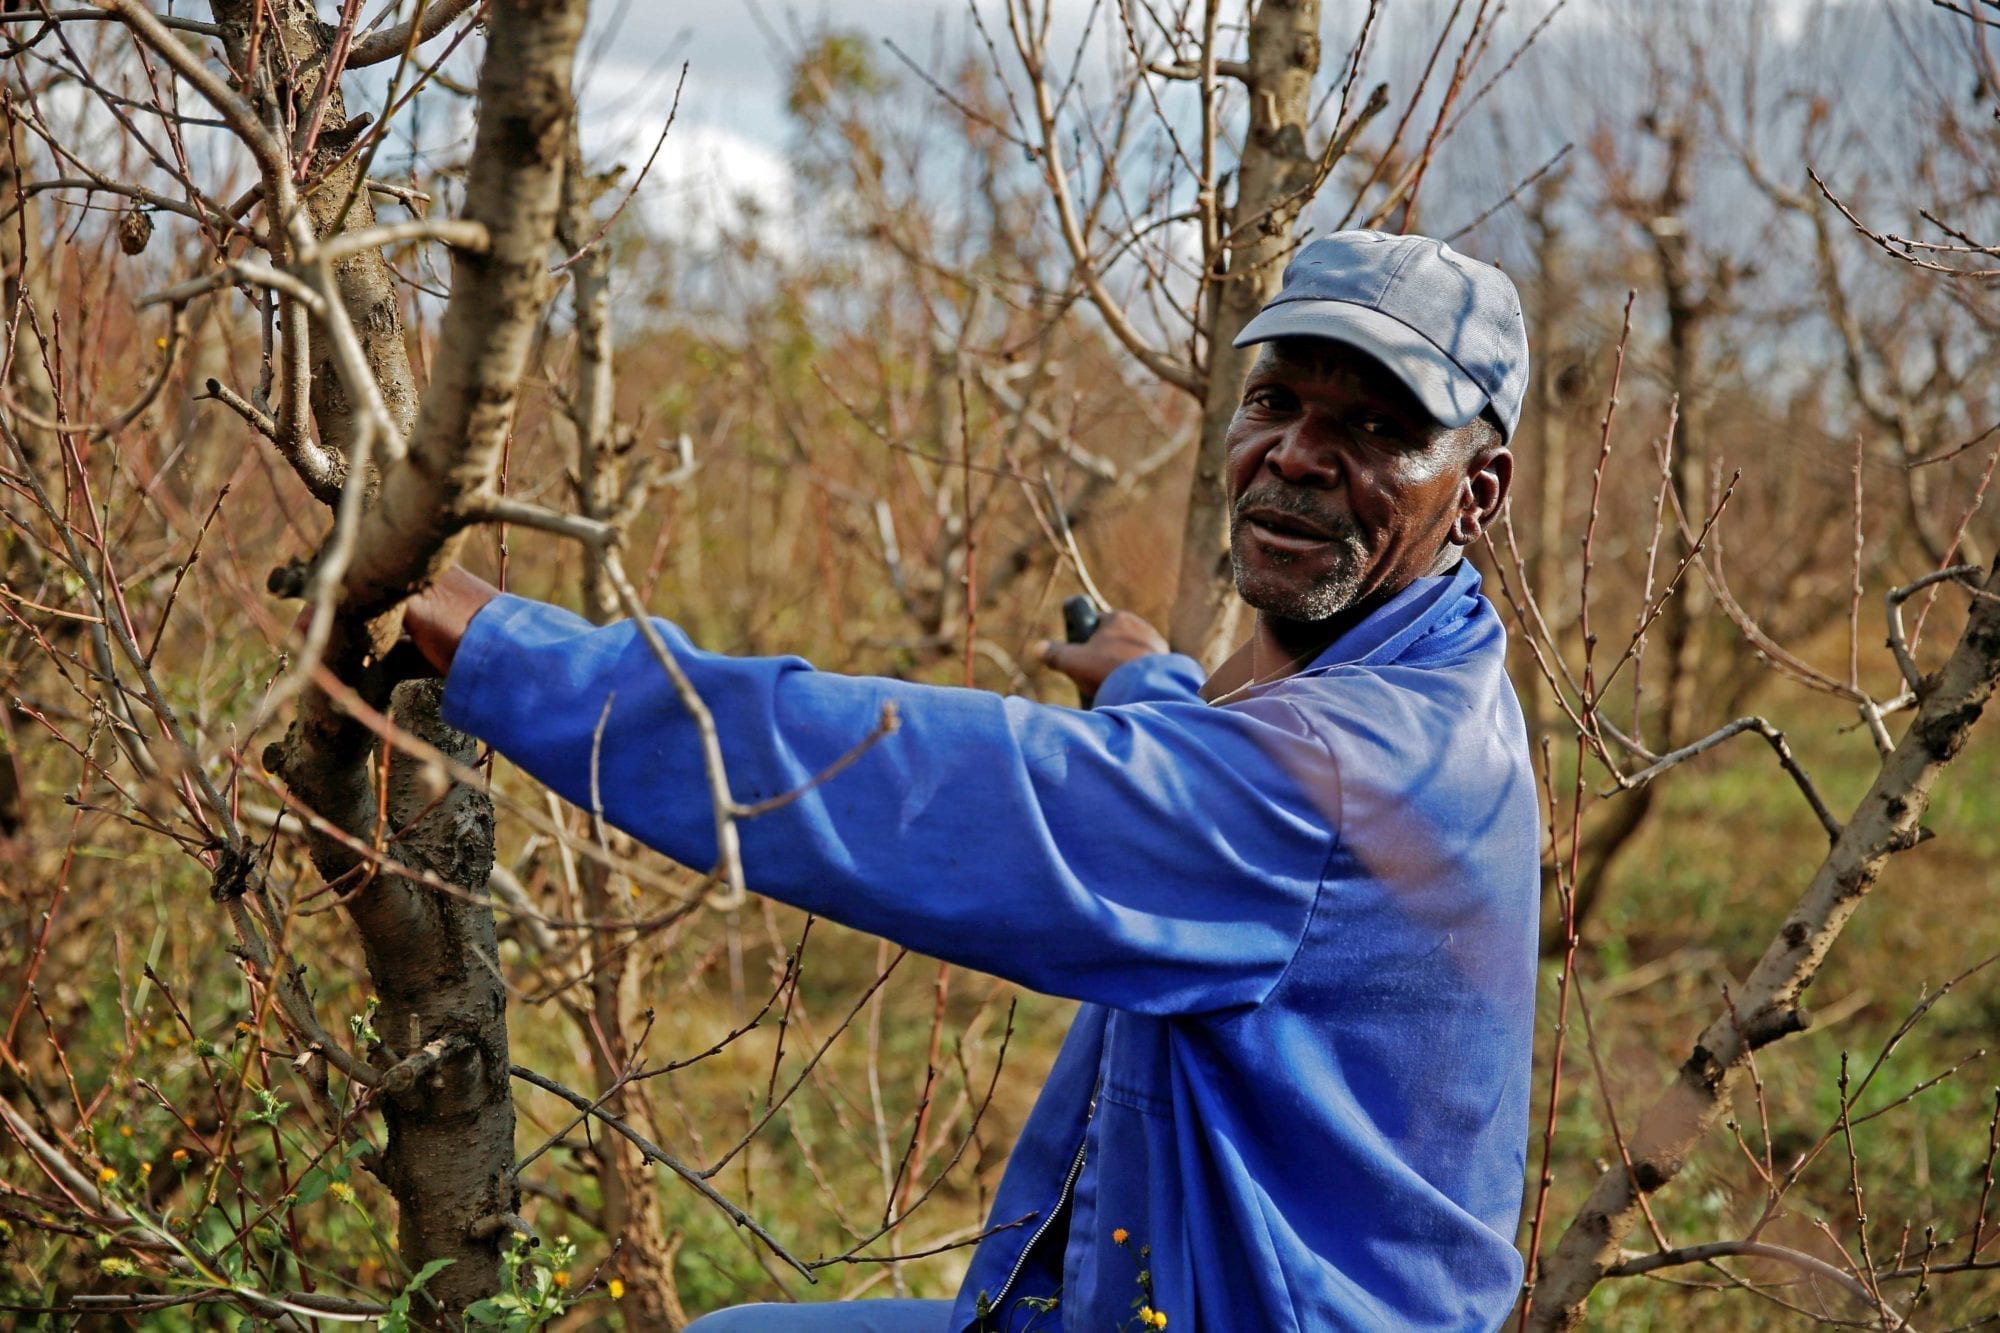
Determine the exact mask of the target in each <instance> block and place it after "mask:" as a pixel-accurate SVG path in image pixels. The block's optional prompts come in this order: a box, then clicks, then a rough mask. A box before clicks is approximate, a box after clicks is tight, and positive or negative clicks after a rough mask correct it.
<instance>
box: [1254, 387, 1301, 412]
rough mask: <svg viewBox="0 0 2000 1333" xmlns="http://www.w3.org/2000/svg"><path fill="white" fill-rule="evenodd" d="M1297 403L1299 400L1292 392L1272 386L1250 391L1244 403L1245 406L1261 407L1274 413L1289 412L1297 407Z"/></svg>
mask: <svg viewBox="0 0 2000 1333" xmlns="http://www.w3.org/2000/svg"><path fill="white" fill-rule="evenodd" d="M1297 401H1298V400H1297V399H1296V398H1295V397H1294V396H1293V394H1292V393H1291V391H1290V390H1288V389H1280V388H1275V387H1273V386H1270V385H1266V386H1264V387H1263V388H1258V389H1252V390H1250V392H1248V393H1246V394H1244V395H1243V402H1244V405H1245V406H1248V407H1260V408H1263V409H1265V410H1266V411H1272V412H1283V411H1287V410H1288V409H1290V408H1292V407H1293V406H1296V404H1297Z"/></svg>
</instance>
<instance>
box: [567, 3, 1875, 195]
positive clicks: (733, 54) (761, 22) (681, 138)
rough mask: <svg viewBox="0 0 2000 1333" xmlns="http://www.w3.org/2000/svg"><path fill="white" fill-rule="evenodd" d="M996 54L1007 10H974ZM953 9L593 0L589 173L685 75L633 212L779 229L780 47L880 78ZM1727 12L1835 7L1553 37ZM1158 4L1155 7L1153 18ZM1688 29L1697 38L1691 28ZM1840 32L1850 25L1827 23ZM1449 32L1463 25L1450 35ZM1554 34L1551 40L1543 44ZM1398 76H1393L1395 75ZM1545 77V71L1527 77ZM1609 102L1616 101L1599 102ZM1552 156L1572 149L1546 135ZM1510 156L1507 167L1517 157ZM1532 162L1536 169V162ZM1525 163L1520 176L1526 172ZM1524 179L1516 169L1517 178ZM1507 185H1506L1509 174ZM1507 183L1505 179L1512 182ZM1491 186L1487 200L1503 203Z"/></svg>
mask: <svg viewBox="0 0 2000 1333" xmlns="http://www.w3.org/2000/svg"><path fill="white" fill-rule="evenodd" d="M972 2H973V3H976V4H978V6H979V8H980V12H981V14H982V15H983V16H984V18H985V21H986V23H987V26H988V27H989V29H991V30H992V32H993V33H994V35H995V37H996V39H997V40H998V41H999V42H1000V43H1001V44H1002V47H1003V56H1010V55H1011V52H1008V51H1006V50H1005V44H1006V41H1007V38H1006V32H1005V17H1004V15H1005V0H972ZM1053 3H1054V5H1055V22H1054V30H1053V35H1052V41H1051V45H1052V47H1053V48H1054V49H1057V50H1063V51H1067V50H1068V49H1069V43H1071V42H1073V41H1074V34H1075V33H1076V32H1077V30H1078V28H1079V26H1080V25H1081V24H1082V23H1083V22H1084V21H1085V19H1086V17H1087V16H1089V15H1090V14H1091V12H1092V11H1093V9H1096V10H1098V17H1097V27H1098V36H1099V39H1100V40H1113V39H1116V37H1117V30H1118V24H1117V22H1116V20H1115V18H1107V17H1106V15H1107V12H1112V13H1115V9H1113V6H1115V4H1116V3H1117V0H1098V2H1097V3H1093V0H1053ZM1552 3H1554V0H1530V2H1528V3H1522V4H1518V5H1515V6H1511V7H1510V9H1511V10H1513V11H1518V12H1510V13H1509V14H1508V15H1507V16H1506V18H1505V20H1503V29H1504V30H1505V31H1504V32H1503V36H1502V38H1501V39H1500V40H1498V41H1496V42H1495V44H1494V45H1495V47H1496V48H1499V49H1502V50H1504V49H1510V48H1511V47H1512V45H1513V44H1514V41H1515V40H1518V35H1519V33H1520V32H1522V31H1525V29H1526V28H1527V27H1528V26H1529V25H1531V24H1532V23H1534V22H1535V21H1537V20H1538V19H1540V18H1541V17H1542V16H1543V15H1544V14H1545V13H1546V12H1547V11H1548V9H1549V7H1550V5H1551V4H1552ZM966 4H967V0H801V2H800V3H796V4H786V3H784V2H783V0H709V2H708V3H706V4H699V5H696V4H685V3H672V2H671V0H597V3H596V4H594V5H593V13H592V18H591V28H590V32H589V34H588V36H587V37H586V40H585V48H584V53H583V57H582V61H581V77H580V79H579V84H578V86H579V90H580V93H581V96H582V99H583V105H584V109H585V115H586V121H585V124H586V142H587V147H588V149H589V150H590V152H591V154H592V156H593V157H595V158H597V159H598V160H600V161H605V160H619V161H624V162H627V163H632V164H636V163H637V162H639V161H643V160H644V158H645V156H646V154H647V152H648V151H650V150H651V148H652V146H653V143H654V141H655V140H656V139H657V137H658V135H659V131H660V128H661V126H662V125H664V124H665V121H666V117H667V112H668V109H669V107H670V106H671V105H672V104H673V100H674V89H675V83H676V80H677V79H678V78H679V76H680V70H681V66H682V63H683V62H686V64H687V67H688V68H687V82H686V86H685V89H684V90H683V92H682V95H681V103H680V111H679V115H678V117H677V119H676V120H675V123H674V129H673V132H672V134H671V135H670V136H669V137H668V139H667V141H666V144H665V147H664V149H663V150H662V152H661V154H660V159H659V162H658V163H657V164H656V165H655V167H654V169H653V173H652V175H651V177H650V178H649V180H648V183H647V187H646V189H645V191H644V193H643V194H642V196H641V198H640V200H639V201H638V206H639V207H640V209H641V210H642V211H643V212H645V213H646V214H647V215H648V217H649V220H650V221H651V222H652V223H653V224H654V226H655V227H656V228H657V229H658V230H660V231H664V232H667V233H670V234H671V233H674V232H681V233H683V234H685V233H686V231H687V230H689V229H690V228H692V229H694V230H697V231H699V230H705V229H706V228H705V227H704V226H703V224H702V222H701V218H702V217H703V216H704V215H706V214H708V213H710V212H711V211H712V210H718V209H721V210H726V209H727V208H728V206H729V203H728V201H729V200H730V199H731V198H732V197H733V196H735V195H737V194H747V195H749V196H751V197H753V198H755V199H756V200H757V201H758V202H759V203H760V204H761V205H763V206H764V209H765V211H767V212H768V213H773V214H777V215H780V216H782V215H783V214H784V213H785V212H786V211H787V205H788V203H789V200H790V194H789V191H790V188H791V181H790V173H789V172H788V170H787V169H786V166H785V161H784V151H785V143H786V135H787V125H786V121H785V113H784V106H783V97H784V64H785V55H784V49H785V48H786V47H787V46H791V45H795V44H796V41H797V38H798V35H799V34H801V33H806V32H812V31H817V30H819V29H821V28H823V27H833V28H840V29H846V30H850V31H853V32H856V33H858V34H860V35H862V36H864V37H866V38H868V39H869V40H870V44H871V47H872V49H873V51H874V53H875V55H876V56H877V58H878V60H879V61H880V63H881V64H882V66H883V67H884V68H885V69H886V68H894V66H895V63H896V62H895V57H894V55H893V53H891V52H890V51H889V50H888V49H887V48H886V46H884V45H882V43H883V42H884V40H885V39H886V40H888V41H893V42H894V43H895V44H896V45H897V46H898V47H900V48H901V49H903V50H904V51H906V52H908V53H910V54H911V55H912V56H914V57H916V58H918V59H919V61H923V60H924V59H925V57H927V56H940V55H942V56H949V55H952V54H955V53H958V52H962V51H963V50H964V49H965V48H966V46H967V45H968V43H970V42H972V41H974V40H976V38H975V35H974V33H973V30H972V28H971V25H970V23H969V22H968V20H967V10H966ZM1739 5H1747V6H1756V7H1758V8H1759V9H1760V10H1761V12H1762V13H1763V14H1764V15H1765V17H1766V20H1767V22H1769V24H1770V27H1769V28H1768V29H1767V31H1768V32H1769V34H1770V35H1771V36H1772V37H1773V38H1775V39H1777V40H1779V41H1781V42H1782V41H1783V40H1785V39H1786V38H1788V37H1793V36H1795V35H1796V31H1795V30H1796V29H1797V28H1798V27H1799V26H1800V25H1801V24H1803V23H1805V22H1807V16H1808V15H1817V16H1818V17H1817V18H1816V19H1814V20H1813V21H1815V22H1821V21H1824V20H1825V19H1826V18H1827V14H1828V11H1829V10H1833V9H1838V8H1840V7H1841V3H1840V0H1569V3H1568V4H1567V5H1566V7H1565V11H1564V12H1562V13H1561V14H1559V16H1558V17H1557V19H1556V23H1555V25H1554V27H1555V28H1560V29H1565V30H1567V31H1568V32H1569V33H1570V34H1571V35H1575V34H1576V33H1577V32H1578V30H1580V29H1588V28H1592V27H1598V26H1606V27H1613V28H1615V27H1619V26H1625V27H1628V28H1629V27H1630V26H1631V25H1633V24H1635V23H1636V24H1638V25H1641V26H1649V25H1658V24H1660V23H1661V22H1662V20H1665V19H1666V18H1667V17H1668V16H1670V15H1674V14H1676V12H1677V11H1678V14H1679V16H1680V17H1682V18H1683V19H1685V18H1686V16H1688V15H1690V14H1693V13H1695V12H1697V11H1702V12H1707V11H1711V10H1712V11H1715V12H1716V13H1717V14H1718V15H1719V14H1726V13H1729V12H1730V11H1731V10H1732V9H1734V8H1735V7H1736V6H1739ZM1164 7H1165V6H1163V8H1164ZM1450 8H1451V6H1450V4H1449V0H1393V3H1390V4H1388V5H1386V6H1385V7H1384V10H1385V12H1384V14H1383V16H1382V21H1381V23H1380V26H1379V28H1378V31H1377V34H1376V42H1375V44H1374V47H1375V52H1376V54H1375V55H1374V56H1373V57H1371V62H1370V69H1369V71H1368V73H1369V77H1370V78H1371V79H1373V78H1378V77H1389V78H1391V80H1392V82H1393V83H1396V84H1397V85H1398V86H1403V84H1404V83H1405V82H1406V81H1405V80H1401V79H1398V78H1397V77H1396V75H1397V74H1398V73H1399V72H1402V73H1407V74H1410V75H1414V73H1415V65H1416V63H1417V62H1420V61H1421V60H1422V59H1423V57H1424V56H1425V55H1426V54H1427V53H1428V47H1429V44H1430V41H1431V40H1432V39H1433V38H1434V36H1435V33H1436V31H1437V28H1438V27H1439V25H1440V24H1441V22H1442V21H1443V20H1444V18H1445V16H1446V15H1447V13H1448V12H1449V10H1450ZM1364 9H1365V0H1325V32H1326V42H1327V48H1326V49H1327V52H1328V59H1329V61H1332V60H1334V59H1337V57H1338V53H1340V52H1341V51H1344V50H1345V49H1346V48H1347V46H1348V44H1349V43H1350V42H1351V40H1352V37H1353V35H1354V33H1355V31H1356V30H1357V29H1358V28H1359V26H1360V19H1361V16H1362V14H1363V12H1364ZM1697 26H1699V25H1697ZM1836 26H1848V25H1836ZM1461 30H1462V24H1461ZM1551 35H1555V34H1554V31H1553V29H1552V34H1551ZM1547 45H1548V44H1547V43H1545V44H1544V47H1543V48H1542V50H1538V51H1537V52H1532V53H1530V58H1529V60H1528V61H1526V62H1524V67H1523V68H1522V69H1519V70H1517V71H1515V75H1514V76H1513V77H1514V78H1515V79H1516V80H1517V81H1520V80H1521V78H1522V76H1525V79H1526V81H1527V82H1533V81H1535V80H1536V78H1537V77H1538V71H1536V70H1534V69H1532V68H1529V66H1532V65H1533V64H1534V63H1535V61H1536V60H1538V59H1542V58H1544V56H1543V51H1545V50H1546V48H1547ZM1497 64H1498V60H1497V59H1496V58H1493V57H1492V56H1491V54H1490V53H1489V59H1488V61H1487V62H1486V63H1485V64H1484V65H1482V69H1485V70H1487V71H1488V72H1490V70H1491V68H1492V67H1494V66H1497ZM1405 66H1407V67H1408V68H1407V69H1403V68H1402V67H1405ZM1539 73H1540V74H1543V75H1545V74H1546V71H1542V72H1539ZM1590 73H1591V72H1590V71H1574V70H1570V71H1564V72H1563V74H1562V81H1563V82H1565V83H1570V82H1572V76H1576V75H1581V76H1582V77H1581V82H1586V83H1587V82H1589V81H1590V77H1589V76H1590ZM1604 92H1605V95H1608V96H1612V97H1614V98H1615V97H1616V96H1617V95H1618V90H1616V89H1606V90H1604ZM1572 95H1573V96H1574V95H1581V96H1582V97H1584V98H1585V100H1586V101H1588V100H1591V98H1592V95H1591V94H1590V93H1589V92H1588V91H1586V90H1585V89H1583V88H1580V87H1573V92H1572ZM1556 128H1557V127H1553V126H1552V127H1551V128H1550V136H1551V137H1552V140H1553V143H1556V144H1559V143H1560V142H1561V141H1562V140H1563V139H1564V138H1569V137H1573V136H1572V135H1557V134H1556V132H1555V131H1556ZM1550 146H1553V144H1552V145H1549V146H1544V145H1540V144H1534V143H1515V144H1512V145H1511V148H1512V149H1513V150H1517V153H1518V155H1519V156H1520V157H1522V158H1523V159H1526V158H1528V157H1530V156H1533V159H1534V162H1539V161H1541V160H1543V159H1544V158H1545V157H1546V156H1547V153H1548V151H1549V147H1550ZM1517 153H1516V151H1510V152H1509V154H1508V156H1509V157H1512V156H1515V155H1517ZM1537 154H1539V155H1537ZM1527 165H1529V166H1532V165H1533V163H1532V162H1530V163H1528V164H1527ZM1493 166H1494V171H1495V181H1496V182H1497V181H1498V180H1499V177H1500V176H1501V175H1504V174H1506V173H1507V172H1509V171H1514V170H1515V164H1514V163H1512V162H1508V163H1504V164H1503V163H1495V164H1493ZM1522 169H1525V168H1522ZM1516 174H1518V172H1517V173H1516ZM1512 178H1513V177H1509V179H1512ZM1504 188H1505V187H1504V185H1503V186H1500V187H1499V189H1500V190H1501V192H1504Z"/></svg>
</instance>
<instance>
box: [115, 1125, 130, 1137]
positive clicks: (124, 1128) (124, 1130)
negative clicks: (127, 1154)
mask: <svg viewBox="0 0 2000 1333" xmlns="http://www.w3.org/2000/svg"><path fill="white" fill-rule="evenodd" d="M118 1137H119V1138H121V1139H129V1138H131V1137H132V1127H131V1126H130V1125H120V1126H119V1127H118Z"/></svg>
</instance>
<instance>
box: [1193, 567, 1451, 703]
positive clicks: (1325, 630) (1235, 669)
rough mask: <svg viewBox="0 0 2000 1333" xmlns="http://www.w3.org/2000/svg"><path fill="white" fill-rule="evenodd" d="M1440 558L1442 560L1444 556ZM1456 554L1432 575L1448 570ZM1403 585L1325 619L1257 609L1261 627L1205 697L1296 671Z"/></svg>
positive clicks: (1204, 690) (1206, 686)
mask: <svg viewBox="0 0 2000 1333" xmlns="http://www.w3.org/2000/svg"><path fill="white" fill-rule="evenodd" d="M1440 563H1443V562H1442V561H1440ZM1457 564H1458V561H1457V560H1456V559H1454V560H1452V561H1451V562H1450V563H1449V564H1446V565H1445V567H1444V568H1443V569H1433V570H1432V571H1431V573H1432V574H1433V575H1436V574H1442V573H1449V572H1450V571H1451V570H1452V569H1453V568H1455V567H1456V566H1457ZM1401 591H1402V589H1401V588H1394V589H1389V590H1386V591H1383V592H1378V593H1376V594H1375V595H1374V596H1372V597H1369V598H1366V599H1365V600H1363V601H1360V602H1356V603H1355V604H1354V605H1353V606H1349V607H1344V608H1342V609H1341V610H1339V611H1336V612H1334V613H1333V614H1332V615H1330V616H1328V617H1327V618H1326V619H1324V620H1286V619H1283V618H1281V617H1278V616H1273V615H1269V614H1267V613H1266V612H1263V611H1259V612H1258V613H1257V628H1256V629H1255V630H1254V631H1252V632H1251V635H1250V638H1249V641H1248V642H1246V643H1245V644H1244V645H1243V646H1242V647H1241V648H1238V649H1237V650H1236V651H1235V652H1233V653H1231V654H1230V655H1229V657H1228V658H1227V659H1226V660H1225V661H1224V662H1223V663H1222V665H1221V666H1219V667H1217V668H1216V669H1215V671H1214V673H1213V674H1211V675H1210V676H1209V678H1208V680H1207V681H1206V682H1204V683H1203V685H1202V687H1201V697H1202V698H1204V699H1206V700H1207V701H1208V702H1210V703H1214V702H1216V701H1217V700H1218V699H1224V698H1234V697H1236V696H1239V695H1241V694H1243V693H1244V692H1245V691H1246V690H1249V689H1250V688H1251V687H1252V686H1256V685H1268V684H1270V683H1271V682H1272V681H1274V680H1283V679H1284V678H1285V677H1287V676H1296V675H1297V674H1298V673H1299V672H1301V671H1303V670H1305V669H1306V668H1307V667H1309V666H1311V665H1312V663H1313V661H1314V659H1315V658H1317V657H1318V656H1319V655H1320V654H1321V653H1323V652H1325V651H1326V650H1327V649H1328V648H1330V647H1332V646H1333V645H1334V644H1335V643H1336V642H1338V641H1339V639H1340V638H1341V636H1342V635H1344V634H1346V633H1347V632H1348V631H1349V630H1351V629H1353V628H1354V627H1355V626H1356V625H1359V624H1360V623H1361V622H1362V621H1364V620H1366V619H1368V617H1369V616H1370V615H1372V614H1374V612H1375V610H1376V608H1377V607H1379V606H1381V605H1382V604H1383V603H1384V602H1387V601H1388V600H1389V599H1390V598H1392V597H1394V596H1395V595H1396V594H1397V593H1399V592H1401Z"/></svg>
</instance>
